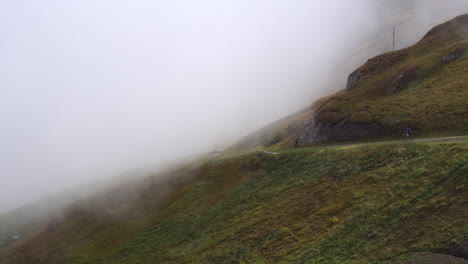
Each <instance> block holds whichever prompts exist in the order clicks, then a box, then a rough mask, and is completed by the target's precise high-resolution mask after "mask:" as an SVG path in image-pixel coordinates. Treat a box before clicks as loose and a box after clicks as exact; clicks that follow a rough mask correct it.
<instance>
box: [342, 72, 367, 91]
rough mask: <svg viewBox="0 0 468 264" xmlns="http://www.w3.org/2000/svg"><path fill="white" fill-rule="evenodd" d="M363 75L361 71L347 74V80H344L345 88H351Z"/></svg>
mask: <svg viewBox="0 0 468 264" xmlns="http://www.w3.org/2000/svg"><path fill="white" fill-rule="evenodd" d="M363 75H364V72H363V71H355V72H353V73H351V74H350V75H349V76H348V81H347V82H346V90H350V89H352V88H353V87H354V86H356V84H357V82H358V81H359V78H361V76H363Z"/></svg>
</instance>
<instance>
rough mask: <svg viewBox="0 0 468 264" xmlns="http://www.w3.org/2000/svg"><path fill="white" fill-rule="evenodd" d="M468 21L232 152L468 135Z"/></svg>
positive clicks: (376, 64) (376, 61) (391, 58)
mask: <svg viewBox="0 0 468 264" xmlns="http://www.w3.org/2000/svg"><path fill="white" fill-rule="evenodd" d="M467 49H468V14H467V15H462V16H458V17H456V18H454V19H452V20H450V21H448V22H446V23H444V24H441V25H439V26H436V27H434V28H433V29H432V30H430V31H429V32H428V33H427V34H426V36H424V38H423V39H422V40H421V41H419V42H418V43H417V44H415V45H413V46H411V47H408V48H405V49H402V50H397V51H394V52H388V53H385V54H382V55H379V56H377V57H375V58H372V59H369V60H368V61H367V62H366V63H365V64H364V65H362V66H361V67H360V68H358V69H357V70H355V71H354V72H353V73H351V74H350V75H349V77H348V82H347V85H346V89H344V90H343V91H341V92H338V93H336V94H334V95H332V96H329V97H327V98H323V99H321V100H319V101H318V102H316V103H314V104H313V105H312V106H311V107H309V108H308V109H305V110H303V111H301V112H299V113H296V114H295V115H292V116H290V117H288V118H286V119H285V120H284V121H282V122H277V123H275V124H272V125H270V126H267V127H265V128H263V129H261V130H260V131H257V132H255V133H253V134H252V135H250V136H248V137H246V138H245V139H243V140H241V141H240V142H238V143H237V144H235V145H234V146H232V147H231V150H242V149H246V148H247V149H252V148H255V147H259V146H261V147H271V146H273V147H275V146H276V147H282V146H290V145H291V144H292V140H293V139H294V138H299V139H300V140H301V141H302V142H303V143H304V144H316V143H324V142H334V141H345V140H356V139H362V138H372V137H387V138H398V137H400V136H401V135H402V131H403V130H404V129H405V127H408V126H409V127H412V128H413V129H414V130H415V131H416V133H417V135H419V136H435V135H453V134H466V133H467V132H468V55H467Z"/></svg>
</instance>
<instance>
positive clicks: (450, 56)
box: [442, 48, 464, 63]
mask: <svg viewBox="0 0 468 264" xmlns="http://www.w3.org/2000/svg"><path fill="white" fill-rule="evenodd" d="M463 51H464V49H463V48H456V49H455V50H454V51H452V52H450V53H449V54H447V55H445V56H443V57H442V61H443V62H445V63H449V62H452V61H454V60H456V59H458V58H460V56H461V55H462V54H463Z"/></svg>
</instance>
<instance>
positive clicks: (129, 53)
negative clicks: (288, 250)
mask: <svg viewBox="0 0 468 264" xmlns="http://www.w3.org/2000/svg"><path fill="white" fill-rule="evenodd" d="M404 2H405V1H383V0H380V1H370V0H355V1H343V0H333V1H318V0H317V1H314V0H302V1H301V0H288V1H284V0H283V1H280V0H232V1H228V0H225V1H223V0H212V1H208V0H199V1H181V0H167V1H161V0H147V1H145V0H127V1H123V0H79V1H60V0H41V1H37V0H15V1H9V0H0V124H1V125H0V212H1V211H5V210H7V209H11V208H13V207H15V206H19V205H21V204H24V203H28V202H31V201H33V200H35V199H39V198H40V197H43V196H45V195H49V194H52V193H54V192H57V191H60V190H63V189H65V188H69V187H72V186H75V185H77V184H81V183H85V182H89V181H92V180H95V179H100V178H105V177H109V176H112V175H115V174H119V173H121V172H124V171H127V170H130V169H133V168H136V167H140V166H148V165H154V164H158V163H163V162H164V161H165V160H171V159H174V158H177V157H182V156H188V155H192V154H195V153H200V152H205V151H210V150H213V149H219V148H222V147H224V146H226V145H227V144H230V143H232V142H233V141H235V140H237V139H239V138H240V137H242V136H243V135H246V134H248V133H250V132H252V131H253V130H255V129H257V128H259V127H261V126H263V125H265V124H267V123H269V122H271V121H275V120H276V119H278V118H281V117H283V116H285V115H288V114H291V113H292V112H294V111H297V110H300V109H301V108H303V107H305V106H307V105H309V104H311V103H312V102H313V101H315V100H316V99H318V98H320V97H322V96H324V95H327V94H330V93H332V92H335V91H338V90H340V89H342V88H344V84H345V81H346V78H347V75H348V74H349V73H350V72H351V71H352V70H354V69H355V68H356V67H357V66H359V65H360V64H362V63H363V62H365V60H366V59H367V58H369V57H372V56H375V55H377V54H378V53H379V52H382V51H387V50H388V48H389V45H391V25H392V23H394V21H393V20H395V21H396V22H395V23H397V22H398V21H399V20H403V21H406V22H408V21H410V20H411V23H406V24H398V25H399V26H401V27H402V28H401V31H402V32H405V35H404V36H399V37H400V40H399V44H400V45H401V47H402V46H405V45H409V44H411V43H414V42H415V41H417V40H418V39H420V38H421V36H422V35H424V34H425V33H426V31H427V30H428V29H430V27H431V26H433V25H435V24H437V23H440V22H443V21H444V20H447V19H450V18H452V17H453V16H455V15H458V14H462V13H463V11H464V12H468V1H466V0H458V1H456V0H452V1H436V0H428V1H423V0H414V1H412V3H413V4H414V6H416V7H417V9H415V10H417V11H411V12H413V13H414V17H415V19H408V18H407V17H405V16H403V17H399V14H401V10H406V9H405V8H408V7H404V8H402V5H401V3H404ZM410 2H411V1H410ZM387 5H388V6H389V7H388V8H387ZM414 6H413V7H414ZM411 12H410V13H409V14H413V13H411ZM416 18H417V19H416ZM398 23H399V22H398ZM403 26H404V27H403ZM389 36H390V38H389ZM375 41H378V43H377V44H375ZM369 45H370V47H369ZM364 47H367V48H364ZM401 47H400V48H401Z"/></svg>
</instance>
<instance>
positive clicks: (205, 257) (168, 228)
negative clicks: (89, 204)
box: [0, 143, 468, 263]
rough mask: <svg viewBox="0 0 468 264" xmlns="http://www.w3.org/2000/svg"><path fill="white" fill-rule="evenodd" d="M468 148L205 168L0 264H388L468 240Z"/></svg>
mask: <svg viewBox="0 0 468 264" xmlns="http://www.w3.org/2000/svg"><path fill="white" fill-rule="evenodd" d="M467 164H468V144H466V143H453V144H441V143H438V144H418V143H409V144H391V145H371V146H359V147H353V148H337V149H336V148H326V149H299V150H285V151H283V152H282V153H280V154H279V155H266V154H255V153H253V154H249V155H243V156H240V157H231V158H229V159H226V160H222V159H221V160H217V161H212V162H207V163H205V164H204V165H203V166H202V167H201V168H200V169H199V170H198V171H197V172H196V175H195V178H194V179H193V180H192V181H189V182H185V183H182V184H179V185H177V186H175V189H174V190H173V191H171V192H170V193H169V194H168V195H166V196H164V198H163V199H162V200H161V198H158V199H156V198H151V197H153V196H152V195H151V193H153V192H155V191H156V189H154V187H149V188H148V189H146V190H144V191H143V192H142V195H143V196H145V197H147V198H145V199H143V200H141V201H139V203H138V207H140V208H145V210H144V212H143V213H141V214H140V217H138V219H136V218H132V217H131V216H132V215H134V212H133V211H129V212H128V213H126V214H124V215H123V216H120V217H117V218H115V219H107V220H105V219H103V218H102V217H101V215H100V214H96V212H95V211H88V210H85V209H83V210H77V211H76V212H75V213H74V214H72V215H70V216H69V217H68V218H67V219H66V221H65V222H63V223H61V224H59V225H58V226H56V227H54V228H52V229H50V230H48V231H44V232H43V233H42V234H41V235H39V236H37V237H36V238H34V239H32V240H29V241H25V242H24V243H23V244H22V245H20V246H17V247H14V248H12V249H11V251H10V252H12V255H10V256H7V257H5V255H4V257H3V259H2V258H0V262H2V263H385V262H386V261H390V260H392V259H395V258H404V256H406V255H407V254H408V253H412V252H443V253H444V252H445V253H446V252H449V251H450V248H452V247H453V246H454V245H456V244H457V243H461V242H463V241H466V240H467V239H468V222H467V220H466V219H468V207H467V206H466V197H467V195H468V191H467V190H468V188H467V186H468V177H467V176H468V165H467Z"/></svg>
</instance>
